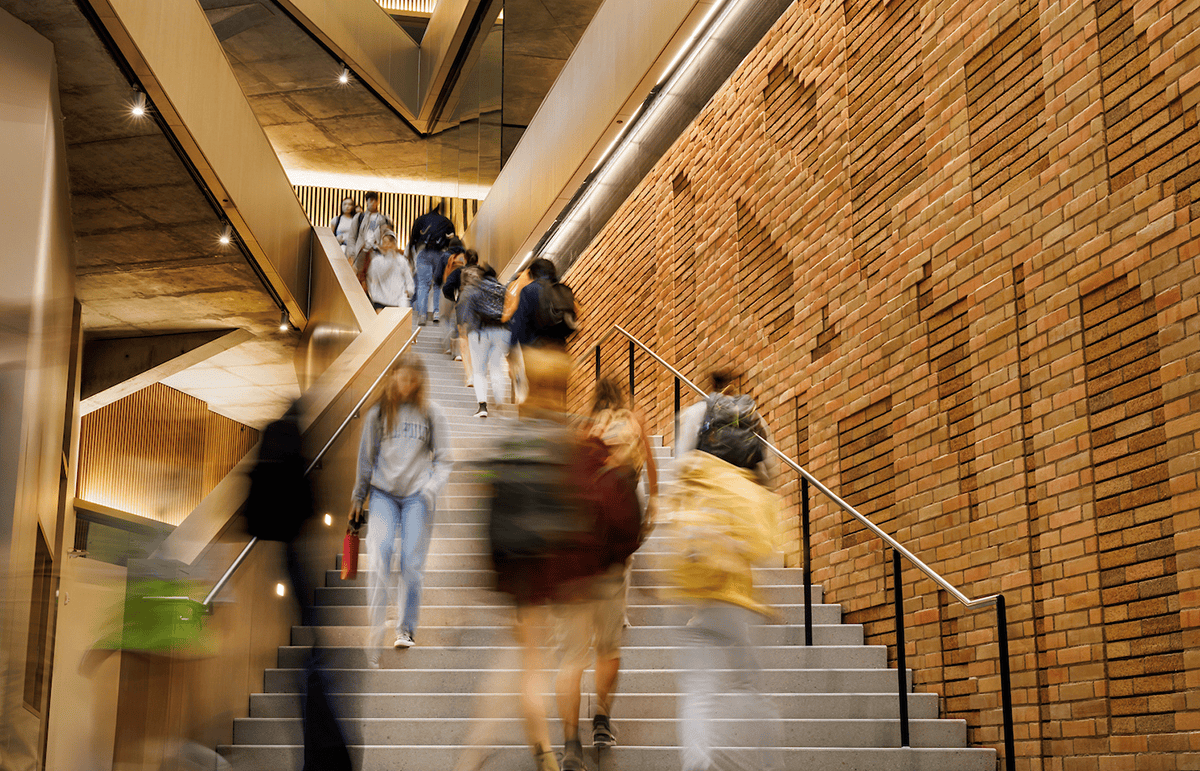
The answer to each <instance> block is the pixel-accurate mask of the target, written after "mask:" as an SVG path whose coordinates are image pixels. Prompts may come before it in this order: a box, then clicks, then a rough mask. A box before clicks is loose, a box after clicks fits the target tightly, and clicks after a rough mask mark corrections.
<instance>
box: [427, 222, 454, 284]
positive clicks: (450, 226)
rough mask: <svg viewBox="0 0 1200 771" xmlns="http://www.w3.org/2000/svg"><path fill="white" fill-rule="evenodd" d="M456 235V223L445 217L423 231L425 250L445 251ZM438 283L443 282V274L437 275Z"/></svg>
mask: <svg viewBox="0 0 1200 771" xmlns="http://www.w3.org/2000/svg"><path fill="white" fill-rule="evenodd" d="M453 235H454V223H453V222H451V221H450V220H448V219H446V218H445V217H441V218H439V219H438V220H436V221H434V222H433V223H431V224H430V225H429V226H428V227H426V228H425V229H424V230H423V231H421V237H422V238H424V239H425V248H426V249H433V250H435V251H439V252H441V251H445V250H446V247H448V246H450V237H451V236H453ZM436 276H437V279H438V281H439V282H440V281H441V278H442V274H441V273H438V274H436Z"/></svg>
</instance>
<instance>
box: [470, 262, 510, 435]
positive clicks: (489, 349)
mask: <svg viewBox="0 0 1200 771" xmlns="http://www.w3.org/2000/svg"><path fill="white" fill-rule="evenodd" d="M464 304H465V305H466V306H467V307H466V311H465V313H464V314H463V315H464V317H465V320H466V324H465V328H466V330H467V345H468V348H469V349H470V355H471V361H472V363H473V367H472V370H473V373H472V381H473V383H474V385H475V399H476V401H478V402H479V409H478V410H476V412H475V417H477V418H486V417H487V416H488V378H489V377H490V378H491V381H492V398H493V399H494V402H493V403H494V404H501V403H502V402H503V400H504V397H503V394H504V357H505V356H506V355H507V354H508V329H507V327H505V325H504V322H503V321H501V320H500V319H501V316H503V314H504V287H502V286H500V282H499V281H497V280H496V269H495V268H493V267H491V266H490V265H489V266H488V267H486V268H484V269H483V275H482V276H481V277H480V278H479V282H478V283H477V284H476V285H475V287H474V289H473V290H472V291H471V292H470V293H468V295H467V299H466V300H465V301H464Z"/></svg>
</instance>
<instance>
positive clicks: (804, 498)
mask: <svg viewBox="0 0 1200 771" xmlns="http://www.w3.org/2000/svg"><path fill="white" fill-rule="evenodd" d="M800 527H801V530H802V532H803V534H804V644H805V645H807V646H808V647H810V648H811V647H812V644H813V618H812V615H813V613H812V548H811V547H812V531H811V530H810V528H809V520H808V479H806V478H804V477H800Z"/></svg>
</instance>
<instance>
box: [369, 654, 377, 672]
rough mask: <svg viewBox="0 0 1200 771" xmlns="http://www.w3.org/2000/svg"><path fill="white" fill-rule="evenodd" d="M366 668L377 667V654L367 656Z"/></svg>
mask: <svg viewBox="0 0 1200 771" xmlns="http://www.w3.org/2000/svg"><path fill="white" fill-rule="evenodd" d="M367 669H379V654H378V653H376V654H374V655H373V656H367Z"/></svg>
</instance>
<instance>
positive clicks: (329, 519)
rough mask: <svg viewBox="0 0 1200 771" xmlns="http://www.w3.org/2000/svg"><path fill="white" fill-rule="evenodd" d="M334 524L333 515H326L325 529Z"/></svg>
mask: <svg viewBox="0 0 1200 771" xmlns="http://www.w3.org/2000/svg"><path fill="white" fill-rule="evenodd" d="M332 524H333V515H332V514H326V515H325V527H329V526H331V525H332Z"/></svg>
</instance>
